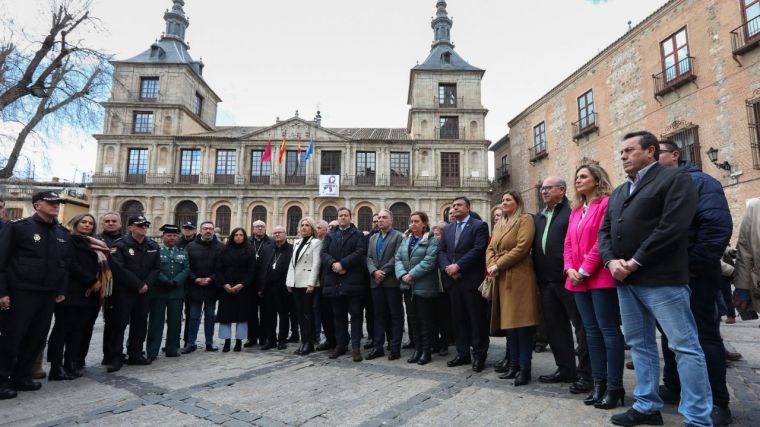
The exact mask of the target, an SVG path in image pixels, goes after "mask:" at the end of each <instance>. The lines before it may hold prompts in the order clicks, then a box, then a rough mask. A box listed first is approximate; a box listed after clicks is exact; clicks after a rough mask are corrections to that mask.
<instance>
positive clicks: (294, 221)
mask: <svg viewBox="0 0 760 427" xmlns="http://www.w3.org/2000/svg"><path fill="white" fill-rule="evenodd" d="M287 216H288V227H287V229H286V230H287V234H288V236H290V237H292V236H298V223H299V222H301V218H302V217H303V213H302V212H301V208H299V207H298V206H291V207H290V209H288V215H287Z"/></svg>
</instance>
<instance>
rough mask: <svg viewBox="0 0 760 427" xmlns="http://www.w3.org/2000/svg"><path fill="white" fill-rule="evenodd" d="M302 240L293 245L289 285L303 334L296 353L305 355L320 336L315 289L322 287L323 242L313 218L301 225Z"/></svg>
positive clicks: (307, 218) (288, 278)
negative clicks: (315, 311)
mask: <svg viewBox="0 0 760 427" xmlns="http://www.w3.org/2000/svg"><path fill="white" fill-rule="evenodd" d="M298 228H299V232H300V234H301V240H299V241H297V242H295V245H294V246H293V257H292V258H291V260H290V265H289V266H288V276H287V279H285V286H287V288H288V292H290V293H291V294H293V303H294V306H295V310H296V318H297V319H298V327H299V330H300V331H301V346H300V347H298V350H296V351H295V354H298V355H301V356H305V355H307V354H309V353H311V352H313V351H314V342H315V341H316V336H315V333H314V329H315V325H314V315H313V314H314V311H313V309H312V306H313V303H314V290H315V289H316V288H317V287H318V286H319V266H320V258H319V252H320V251H321V250H322V241H321V240H319V239H318V238H317V225H316V223H315V222H314V220H313V219H312V218H310V217H305V218H302V219H301V222H300V223H299V227H298Z"/></svg>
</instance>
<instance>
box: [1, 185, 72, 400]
mask: <svg viewBox="0 0 760 427" xmlns="http://www.w3.org/2000/svg"><path fill="white" fill-rule="evenodd" d="M60 203H63V200H62V199H61V198H60V197H59V196H58V194H57V193H55V192H52V191H41V192H37V193H34V195H32V205H33V206H34V210H35V211H36V213H35V214H34V215H32V216H31V217H29V218H23V219H19V220H16V221H12V222H10V223H8V224H6V225H5V226H4V227H3V229H2V231H0V399H11V398H14V397H16V391H17V390H22V391H33V390H38V389H39V388H40V387H42V384H40V383H39V382H37V381H33V380H32V365H34V361H35V359H36V357H37V355H38V354H40V353H41V352H42V349H43V347H44V346H45V338H46V337H47V333H48V329H49V328H50V321H51V319H52V316H53V309H54V307H55V304H56V303H57V302H61V301H63V300H64V299H65V297H64V295H65V294H66V288H67V285H68V278H69V273H68V270H67V266H68V264H69V251H70V247H71V237H70V235H69V232H68V231H67V230H66V229H65V228H64V227H63V226H61V225H60V224H59V223H58V221H57V220H56V218H57V217H58V211H59V208H60V206H59V205H60Z"/></svg>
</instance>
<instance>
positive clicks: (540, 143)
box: [533, 122, 546, 158]
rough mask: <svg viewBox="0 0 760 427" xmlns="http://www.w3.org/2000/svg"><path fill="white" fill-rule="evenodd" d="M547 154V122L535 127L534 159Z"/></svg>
mask: <svg viewBox="0 0 760 427" xmlns="http://www.w3.org/2000/svg"><path fill="white" fill-rule="evenodd" d="M544 153H546V122H541V123H539V124H538V125H536V126H535V127H533V158H536V157H537V156H539V155H541V154H544Z"/></svg>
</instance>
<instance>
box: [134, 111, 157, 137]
mask: <svg viewBox="0 0 760 427" xmlns="http://www.w3.org/2000/svg"><path fill="white" fill-rule="evenodd" d="M133 119H134V124H133V127H132V133H153V112H152V111H135V114H134V116H133Z"/></svg>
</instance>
